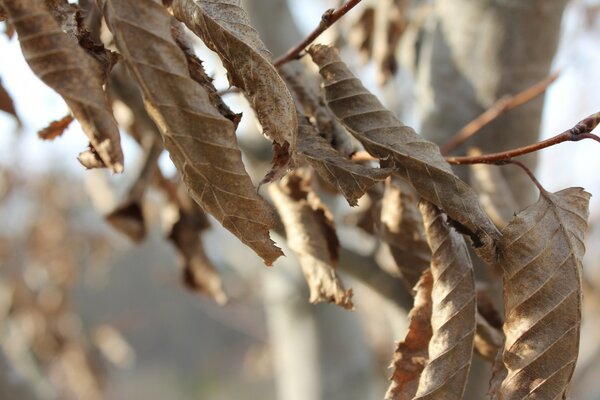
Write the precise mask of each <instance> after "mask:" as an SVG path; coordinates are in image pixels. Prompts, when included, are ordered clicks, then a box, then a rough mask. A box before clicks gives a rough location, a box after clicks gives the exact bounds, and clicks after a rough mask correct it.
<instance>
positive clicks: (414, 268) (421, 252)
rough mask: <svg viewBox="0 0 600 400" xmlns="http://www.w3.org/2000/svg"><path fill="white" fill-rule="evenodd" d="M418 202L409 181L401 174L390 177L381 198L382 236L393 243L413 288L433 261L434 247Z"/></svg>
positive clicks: (400, 266) (397, 260) (399, 265)
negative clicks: (429, 238) (432, 248)
mask: <svg viewBox="0 0 600 400" xmlns="http://www.w3.org/2000/svg"><path fill="white" fill-rule="evenodd" d="M417 202H418V200H417V196H416V195H415V193H414V190H413V188H412V187H410V185H408V184H407V183H406V182H404V181H402V180H401V179H397V178H396V179H392V180H391V181H386V185H385V191H384V194H383V198H382V200H381V227H380V237H381V240H382V241H383V242H384V243H386V244H387V245H388V246H389V248H390V253H391V254H392V257H393V258H394V262H395V264H396V266H397V268H398V271H399V272H400V276H401V278H402V280H403V281H404V283H405V284H406V285H407V287H408V288H409V289H412V288H413V287H414V286H415V285H416V284H417V281H418V280H419V277H420V276H421V274H422V273H423V271H424V270H426V269H427V268H429V264H430V262H431V250H429V245H428V244H427V240H426V239H425V231H424V229H423V219H422V218H421V213H420V212H419V208H418V207H417Z"/></svg>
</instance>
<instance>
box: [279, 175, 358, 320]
mask: <svg viewBox="0 0 600 400" xmlns="http://www.w3.org/2000/svg"><path fill="white" fill-rule="evenodd" d="M269 193H270V194H271V198H272V199H273V203H275V207H276V208H277V211H278V212H279V215H280V216H281V220H282V222H283V225H284V227H285V232H286V235H287V243H288V245H289V247H290V249H292V251H293V252H294V253H296V255H297V256H298V260H299V262H300V266H301V267H302V272H303V273H304V277H305V278H306V282H307V283H308V287H309V288H310V301H311V303H319V302H323V301H325V302H330V303H335V304H337V305H339V306H341V307H343V308H346V309H352V308H354V305H353V304H352V290H351V289H349V290H344V286H343V284H342V282H341V280H340V279H339V277H338V276H337V274H336V273H335V269H334V267H335V265H336V264H337V261H338V248H339V242H338V239H337V235H336V233H335V227H334V226H333V219H332V216H331V214H330V213H329V210H328V209H327V208H326V207H325V205H324V204H323V203H321V201H320V200H319V198H318V197H317V195H316V193H314V191H312V189H311V188H310V183H309V180H308V177H306V176H304V174H302V172H295V173H293V174H289V175H288V176H286V177H285V178H283V179H282V180H281V182H279V183H274V184H272V185H271V186H269Z"/></svg>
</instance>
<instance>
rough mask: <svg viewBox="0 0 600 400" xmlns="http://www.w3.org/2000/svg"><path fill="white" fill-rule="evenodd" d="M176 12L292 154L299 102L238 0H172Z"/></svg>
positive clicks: (266, 127) (267, 128) (265, 127)
mask: <svg viewBox="0 0 600 400" xmlns="http://www.w3.org/2000/svg"><path fill="white" fill-rule="evenodd" d="M171 7H172V9H173V15H175V17H176V18H177V19H179V20H180V21H182V22H183V23H185V24H186V25H187V27H188V28H190V30H192V31H193V32H194V33H195V34H196V35H198V36H199V37H200V38H201V39H202V41H203V42H204V43H205V44H206V45H207V46H208V47H209V48H210V49H211V50H213V51H215V52H216V53H217V54H218V55H219V57H220V58H221V60H222V62H223V65H224V66H225V68H226V69H227V71H228V73H229V77H230V80H231V81H232V83H233V84H234V85H235V86H237V87H239V88H240V89H242V90H243V91H244V93H245V94H246V96H247V97H248V99H249V101H250V104H251V105H252V107H253V108H254V110H255V111H256V115H257V117H258V120H259V122H260V123H261V125H262V127H263V130H264V133H265V135H267V136H268V137H270V138H271V139H272V140H273V141H275V142H276V143H277V144H279V146H281V148H284V147H285V146H286V143H287V146H288V147H287V148H288V149H289V151H290V152H291V153H292V154H293V153H294V152H295V148H296V108H295V106H294V102H293V101H292V98H291V96H290V93H289V92H288V90H287V87H286V86H285V83H284V82H283V80H282V79H281V77H280V76H279V74H278V73H277V70H276V69H275V67H274V66H273V64H272V63H271V53H269V51H268V50H267V48H266V47H265V45H264V43H263V42H262V41H261V40H260V37H259V36H258V32H257V31H256V30H255V29H254V28H253V27H252V26H251V25H250V21H249V20H248V16H247V15H246V12H245V11H244V9H243V8H242V7H241V6H240V0H222V1H208V0H174V1H173V2H172V5H171Z"/></svg>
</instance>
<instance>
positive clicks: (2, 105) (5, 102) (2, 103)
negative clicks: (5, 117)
mask: <svg viewBox="0 0 600 400" xmlns="http://www.w3.org/2000/svg"><path fill="white" fill-rule="evenodd" d="M0 110H2V111H4V112H7V113H9V114H11V115H12V116H13V117H15V118H16V119H17V121H19V116H18V115H17V110H16V109H15V104H14V103H13V101H12V98H11V97H10V95H9V94H8V92H7V91H6V89H4V86H2V81H0Z"/></svg>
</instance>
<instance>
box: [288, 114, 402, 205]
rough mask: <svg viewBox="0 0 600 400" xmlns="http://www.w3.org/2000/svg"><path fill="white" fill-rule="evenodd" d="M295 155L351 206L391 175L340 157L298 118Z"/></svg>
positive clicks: (384, 170) (306, 122)
mask: <svg viewBox="0 0 600 400" xmlns="http://www.w3.org/2000/svg"><path fill="white" fill-rule="evenodd" d="M298 152H299V153H300V154H302V155H303V156H304V157H305V158H306V160H307V161H308V162H309V163H310V165H311V166H312V167H313V168H314V169H315V171H317V173H318V174H319V175H320V176H321V177H322V178H323V179H324V180H325V181H326V182H327V183H329V184H330V185H332V186H334V187H337V188H339V190H340V192H341V193H342V194H343V195H344V197H345V198H346V200H347V201H348V204H350V205H351V206H355V205H356V204H357V202H358V199H359V198H361V197H362V196H363V195H364V194H365V192H366V191H367V190H368V189H369V188H370V187H371V186H373V185H374V184H376V183H377V182H379V181H382V180H384V179H385V178H386V177H387V176H388V175H389V174H390V173H391V170H390V169H386V168H369V167H365V166H363V165H360V164H356V163H354V162H352V161H351V160H349V159H347V158H346V157H344V156H342V154H340V153H339V152H337V151H336V150H335V149H333V148H332V147H331V145H330V144H329V143H328V142H327V140H325V139H323V138H322V137H320V136H319V135H318V134H317V132H316V130H315V128H314V127H313V126H312V125H311V124H310V122H309V121H308V118H306V117H305V116H304V115H300V114H299V117H298Z"/></svg>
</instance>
